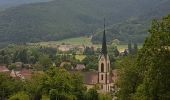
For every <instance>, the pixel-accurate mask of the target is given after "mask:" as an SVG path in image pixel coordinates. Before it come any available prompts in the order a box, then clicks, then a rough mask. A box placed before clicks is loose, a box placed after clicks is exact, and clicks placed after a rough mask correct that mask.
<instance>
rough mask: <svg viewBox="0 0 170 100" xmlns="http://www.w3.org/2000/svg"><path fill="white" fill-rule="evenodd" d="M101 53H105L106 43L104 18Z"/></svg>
mask: <svg viewBox="0 0 170 100" xmlns="http://www.w3.org/2000/svg"><path fill="white" fill-rule="evenodd" d="M101 53H102V54H103V55H105V56H106V55H107V44H106V31H105V20H104V32H103V42H102V51H101Z"/></svg>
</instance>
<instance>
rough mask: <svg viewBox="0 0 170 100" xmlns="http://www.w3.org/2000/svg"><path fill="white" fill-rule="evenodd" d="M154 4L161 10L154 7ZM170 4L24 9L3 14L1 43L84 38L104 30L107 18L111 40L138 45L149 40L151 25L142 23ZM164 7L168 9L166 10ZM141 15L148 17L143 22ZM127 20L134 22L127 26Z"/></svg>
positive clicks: (87, 2) (130, 1)
mask: <svg viewBox="0 0 170 100" xmlns="http://www.w3.org/2000/svg"><path fill="white" fill-rule="evenodd" d="M31 1H32V0H31ZM41 1H42V0H41ZM27 2H28V1H27ZM153 3H154V4H155V5H157V6H155V5H152V4H153ZM168 4H169V1H168V0H166V1H165V0H164V1H161V0H154V1H149V0H143V1H142V2H141V1H136V0H126V1H124V0H118V1H113V0H107V1H103V0H99V1H98V0H93V1H91V0H84V1H82V0H81V1H80V0H72V1H70V0H62V1H61V0H52V1H50V2H44V3H36V4H28V5H21V6H18V7H13V8H9V9H6V10H4V11H1V12H0V29H1V30H0V41H1V42H9V43H13V42H15V43H26V42H37V41H49V40H61V39H64V38H70V37H75V36H83V35H86V34H89V33H93V32H95V33H96V30H97V29H98V28H103V27H102V25H101V22H102V21H103V18H104V17H106V19H108V20H109V21H108V22H107V24H108V26H109V27H111V29H110V30H108V31H109V40H113V38H115V39H119V40H120V41H122V40H123V41H127V39H128V40H129V38H134V39H135V38H136V41H142V40H143V39H144V37H146V34H147V33H146V32H147V31H146V30H147V28H148V27H149V25H148V22H146V23H145V22H142V21H143V20H142V21H141V19H144V21H145V20H149V19H150V14H152V13H153V12H156V13H154V14H155V16H156V17H157V16H161V15H163V14H167V13H169V10H168V8H169V6H168ZM117 5H119V7H117ZM129 5H130V6H129ZM164 5H167V6H165V7H164ZM150 9H153V11H151V10H150ZM155 9H156V10H155ZM160 9H163V10H160ZM165 9H166V10H165ZM158 11H159V12H158ZM44 12H45V13H44ZM157 12H158V13H157ZM148 13H149V14H148ZM141 15H145V16H146V17H144V18H143V16H141ZM120 16H121V17H120ZM138 16H141V17H140V18H139V19H138V20H137V21H136V20H132V21H131V19H135V18H136V17H138ZM155 16H154V17H155ZM148 17H149V18H148ZM126 19H129V20H130V22H129V21H128V22H125V20H126ZM138 21H139V22H138ZM140 21H141V22H140ZM121 22H122V23H121ZM115 23H116V24H115ZM113 24H115V25H113ZM98 38H100V36H98V35H95V36H94V38H93V40H94V41H96V40H97V41H98V40H100V39H98Z"/></svg>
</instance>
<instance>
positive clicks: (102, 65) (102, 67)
mask: <svg viewBox="0 0 170 100" xmlns="http://www.w3.org/2000/svg"><path fill="white" fill-rule="evenodd" d="M101 72H104V64H103V63H102V64H101Z"/></svg>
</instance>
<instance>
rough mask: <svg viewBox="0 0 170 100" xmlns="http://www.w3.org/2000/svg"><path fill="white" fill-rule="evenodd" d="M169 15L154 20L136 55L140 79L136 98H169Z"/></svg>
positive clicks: (166, 99)
mask: <svg viewBox="0 0 170 100" xmlns="http://www.w3.org/2000/svg"><path fill="white" fill-rule="evenodd" d="M169 26H170V15H169V16H167V17H165V18H163V19H162V20H154V21H153V23H152V27H151V29H150V31H149V32H150V34H151V36H150V37H148V38H147V39H146V41H145V44H144V47H143V48H142V49H141V51H140V53H139V57H138V66H140V71H141V77H142V81H141V83H140V85H139V86H138V89H137V93H136V95H135V98H136V99H139V100H140V99H141V98H140V97H144V98H145V99H146V100H148V99H149V100H168V99H170V96H169V93H170V92H169V91H170V88H169V87H170V79H169V77H170V73H169V71H170V68H169V65H170V61H169V59H170V51H169V46H170V30H169Z"/></svg>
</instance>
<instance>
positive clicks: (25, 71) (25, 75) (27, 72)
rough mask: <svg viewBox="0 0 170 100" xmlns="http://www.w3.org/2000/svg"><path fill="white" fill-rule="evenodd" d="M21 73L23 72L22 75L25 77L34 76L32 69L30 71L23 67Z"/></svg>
mask: <svg viewBox="0 0 170 100" xmlns="http://www.w3.org/2000/svg"><path fill="white" fill-rule="evenodd" d="M20 74H21V75H22V76H24V77H25V78H31V76H32V71H30V70H28V69H22V70H21V71H20Z"/></svg>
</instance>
